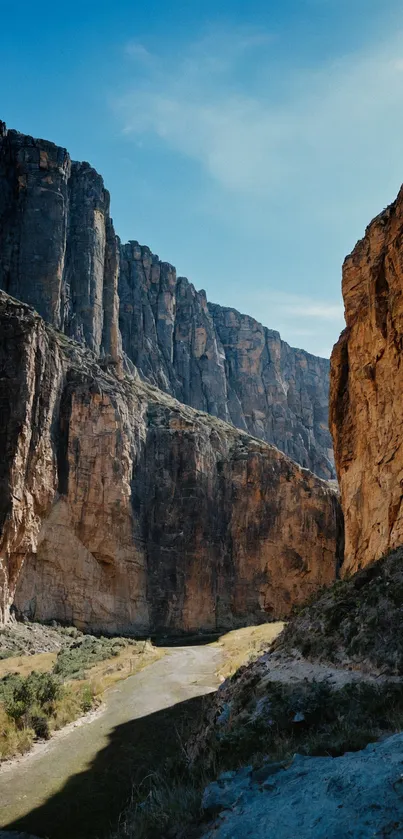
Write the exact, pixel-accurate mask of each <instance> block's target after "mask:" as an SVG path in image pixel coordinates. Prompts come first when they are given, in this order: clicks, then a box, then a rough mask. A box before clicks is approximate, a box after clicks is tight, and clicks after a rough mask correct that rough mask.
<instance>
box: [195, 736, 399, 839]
mask: <svg viewBox="0 0 403 839" xmlns="http://www.w3.org/2000/svg"><path fill="white" fill-rule="evenodd" d="M402 747H403V735H402V734H395V735H394V736H392V737H387V738H386V739H384V740H382V741H381V742H380V743H371V744H370V745H369V746H367V747H366V748H365V749H363V750H362V751H357V752H347V753H346V754H344V755H341V756H340V757H335V758H334V757H305V756H303V755H300V754H296V755H294V758H293V760H292V762H291V764H290V763H289V765H288V767H287V768H286V769H283V767H281V766H279V764H277V767H278V768H277V772H273V774H271V775H270V764H268V765H267V767H266V771H267V777H266V779H265V780H264V781H259V779H258V778H256V775H257V773H256V772H253V769H252V767H251V766H248V767H246V768H244V769H239V770H238V771H237V772H226V773H224V774H222V775H221V776H220V777H219V779H218V782H215V784H211V785H210V787H208V788H207V790H206V791H205V794H204V799H203V803H205V804H209V803H210V802H212V803H214V805H215V815H216V816H217V812H219V815H218V816H217V817H216V819H215V820H214V823H212V824H210V825H209V828H208V830H207V832H206V833H204V834H203V837H202V839H210V837H211V836H214V837H215V839H243V837H244V836H248V834H249V836H252V835H253V837H254V839H266V837H267V836H268V835H270V833H268V830H270V829H271V828H272V830H270V832H271V833H272V835H275V836H276V839H289V837H290V836H298V837H300V839H339V837H341V836H351V837H353V836H355V837H357V839H358V837H360V838H361V839H369V837H370V836H390V837H394V839H398V837H399V836H401V832H402V829H401V824H402V820H403V805H402V799H401V795H400V794H399V786H400V783H401V774H400V767H401V762H400V761H401V750H402ZM272 767H274V768H275V765H274V764H272ZM251 831H253V833H252V832H251Z"/></svg>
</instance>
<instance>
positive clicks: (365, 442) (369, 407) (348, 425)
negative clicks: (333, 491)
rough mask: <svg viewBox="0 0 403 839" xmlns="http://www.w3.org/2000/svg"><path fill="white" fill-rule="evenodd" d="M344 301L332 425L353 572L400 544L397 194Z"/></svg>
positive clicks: (402, 470)
mask: <svg viewBox="0 0 403 839" xmlns="http://www.w3.org/2000/svg"><path fill="white" fill-rule="evenodd" d="M343 296H344V303H345V315H346V323H347V328H346V329H345V331H344V332H343V333H342V335H341V336H340V340H339V342H338V343H337V344H336V346H335V347H334V350H333V355H332V361H331V406H330V421H331V430H332V434H333V441H334V447H335V458H336V465H337V472H338V477H339V482H340V487H341V495H342V506H343V510H344V515H345V523H346V561H345V565H344V568H345V570H346V571H356V570H357V569H358V568H360V567H361V566H363V565H365V564H367V563H369V562H371V561H372V560H375V559H379V557H381V556H382V555H383V554H384V553H386V552H387V551H388V550H389V549H391V548H395V547H398V546H399V545H401V544H402V543H403V507H402V497H403V492H402V487H403V451H402V442H403V365H402V364H401V362H402V348H403V190H401V191H400V193H399V195H398V197H397V199H396V201H395V202H394V203H393V204H391V206H390V207H388V208H387V209H386V210H385V211H384V212H382V213H381V214H380V215H379V216H377V218H375V219H374V220H373V221H372V222H371V224H370V225H369V227H368V228H367V230H366V233H365V236H364V238H363V239H362V240H361V241H360V242H358V244H357V245H356V247H355V248H354V250H353V252H352V254H351V255H350V256H349V257H347V259H346V261H345V263H344V268H343Z"/></svg>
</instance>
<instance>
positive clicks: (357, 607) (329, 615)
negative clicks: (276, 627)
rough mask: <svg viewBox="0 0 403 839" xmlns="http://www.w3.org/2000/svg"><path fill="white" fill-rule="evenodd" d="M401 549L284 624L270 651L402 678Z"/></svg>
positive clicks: (340, 583)
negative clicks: (285, 625) (273, 650)
mask: <svg viewBox="0 0 403 839" xmlns="http://www.w3.org/2000/svg"><path fill="white" fill-rule="evenodd" d="M402 617H403V548H398V549H397V550H395V551H392V552H391V553H389V554H387V555H386V556H384V557H383V558H382V559H380V560H378V562H374V563H373V564H372V565H368V566H367V567H366V568H364V569H363V570H361V571H358V572H357V573H356V574H354V576H352V577H351V578H350V579H345V580H340V581H338V582H336V583H335V584H334V585H333V586H331V587H330V588H328V589H326V590H324V591H323V592H322V593H321V594H319V595H317V596H316V597H315V599H314V600H313V601H312V602H311V603H309V604H308V605H306V606H305V607H304V608H302V609H301V610H300V611H299V613H298V614H296V615H295V616H294V617H293V618H292V619H291V620H290V622H289V624H288V625H287V627H286V628H285V630H284V632H283V633H282V634H281V635H280V636H279V638H278V639H277V640H276V641H275V643H274V647H275V649H277V650H279V651H281V652H284V653H287V654H288V653H289V654H295V652H298V653H300V654H301V655H302V656H303V657H304V658H308V659H310V660H316V661H328V662H333V663H334V664H336V665H344V666H353V667H356V668H359V669H363V670H367V671H369V672H378V673H381V674H385V675H392V676H402V675H403V633H402Z"/></svg>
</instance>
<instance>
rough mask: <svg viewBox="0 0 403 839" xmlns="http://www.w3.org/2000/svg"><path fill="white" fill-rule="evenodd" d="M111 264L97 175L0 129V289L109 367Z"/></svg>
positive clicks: (104, 196) (114, 351) (110, 235)
mask: <svg viewBox="0 0 403 839" xmlns="http://www.w3.org/2000/svg"><path fill="white" fill-rule="evenodd" d="M3 125H4V124H3ZM118 259H119V254H118V245H117V241H116V236H115V234H114V230H113V226H112V222H111V219H110V216H109V193H108V192H107V191H106V190H105V188H104V185H103V181H102V178H101V177H100V175H98V174H97V173H96V172H95V170H94V169H92V168H91V166H90V165H89V164H88V163H72V162H71V160H70V157H69V155H68V154H67V152H66V150H65V149H62V148H59V147H58V146H55V145H54V144H53V143H48V142H46V141H45V140H34V139H33V138H32V137H27V136H25V135H24V134H19V133H18V132H16V131H8V132H7V131H6V130H5V128H4V127H3V129H2V131H1V132H0V287H1V288H3V289H4V290H5V291H6V292H8V293H9V294H11V295H13V296H14V297H17V298H18V299H20V300H23V301H24V302H26V303H29V304H30V305H32V306H35V308H36V309H37V310H38V312H39V313H40V314H41V315H42V317H43V318H45V320H47V321H48V322H49V323H51V324H53V326H55V327H56V328H57V329H61V330H62V331H64V332H66V334H67V335H70V336H71V337H73V338H75V339H76V340H77V341H80V342H81V343H84V342H85V344H86V345H87V346H88V347H89V348H90V349H91V350H93V352H95V353H96V354H97V355H100V354H103V355H108V356H111V358H112V359H113V360H114V361H115V362H116V361H117V360H118V358H119V355H120V346H119V343H120V336H119V327H118V297H117V281H118Z"/></svg>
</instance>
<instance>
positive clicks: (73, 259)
mask: <svg viewBox="0 0 403 839" xmlns="http://www.w3.org/2000/svg"><path fill="white" fill-rule="evenodd" d="M119 266H120V267H119ZM118 284H119V295H120V310H119V299H118V294H117V286H118ZM0 288H2V289H3V290H4V291H6V292H7V293H8V294H11V295H13V296H14V297H16V298H18V299H20V300H23V301H25V302H27V303H29V304H30V305H32V306H34V307H35V308H36V309H37V311H38V312H39V314H40V315H42V317H43V318H45V320H46V321H48V322H49V323H51V324H52V325H53V326H54V327H55V328H56V329H59V330H61V331H63V332H64V333H65V334H66V335H68V336H70V337H72V338H74V339H75V340H77V341H79V342H80V343H82V344H85V345H86V346H88V347H89V348H90V349H91V350H93V352H94V353H95V354H96V355H98V356H99V355H102V356H103V357H104V358H106V359H107V360H109V361H114V363H115V364H119V361H120V357H121V346H120V342H121V337H120V332H119V325H118V320H119V322H120V329H121V332H122V337H123V347H124V350H125V353H126V354H127V357H128V358H129V359H130V360H131V361H132V362H133V363H134V364H135V365H136V366H137V368H138V369H139V371H140V375H141V376H142V377H143V378H144V379H145V380H146V381H148V382H150V383H151V384H154V385H156V386H157V387H159V388H161V389H162V390H164V391H166V392H167V393H170V394H171V395H172V396H175V397H176V398H178V399H179V400H180V401H181V402H185V403H186V404H188V405H191V406H192V407H194V408H197V409H198V410H204V411H208V412H209V413H211V414H213V415H214V416H217V417H219V418H220V419H223V420H225V421H227V422H232V423H233V424H234V425H235V426H236V427H237V428H241V429H243V430H245V431H248V432H249V433H250V434H253V435H254V436H257V437H259V438H260V439H263V440H266V441H267V442H270V443H274V445H276V446H278V448H280V449H281V450H282V451H284V452H285V453H286V454H288V455H289V456H290V457H292V458H293V459H294V460H296V461H297V462H298V463H300V464H301V465H302V466H304V467H307V468H310V469H311V470H312V471H314V472H316V474H318V475H319V476H321V477H323V478H333V477H334V461H333V453H332V444H331V439H330V434H329V430H328V425H327V411H328V384H329V382H328V379H329V363H328V361H327V360H326V359H321V358H316V357H315V356H312V355H309V353H305V352H303V351H302V350H293V349H292V348H291V347H289V346H288V345H287V344H285V343H284V342H283V341H281V339H280V336H279V334H278V333H277V332H274V331H272V330H269V329H265V328H264V327H263V326H262V325H261V324H259V323H257V321H255V320H253V318H250V317H247V316H245V315H240V314H239V313H238V312H236V311H235V310H232V309H222V308H221V307H220V306H214V305H210V306H209V305H208V304H207V300H206V295H205V293H204V292H203V291H201V292H197V291H195V289H194V287H193V286H192V285H191V283H189V282H188V280H186V279H185V278H183V277H180V278H178V279H177V277H176V271H175V269H174V268H173V266H172V265H169V264H168V263H166V262H160V261H159V259H158V257H157V256H155V255H154V254H152V253H151V251H150V250H149V248H147V247H141V246H140V245H139V244H138V243H137V242H129V243H128V244H126V245H122V246H121V247H120V244H119V241H118V240H117V237H116V236H115V232H114V228H113V224H112V221H111V218H110V213H109V194H108V192H107V191H106V190H105V188H104V184H103V181H102V178H101V177H100V175H98V174H97V172H96V171H95V170H94V169H92V167H91V166H90V165H89V164H88V163H75V162H73V161H71V159H70V157H69V155H68V153H67V152H66V150H65V149H63V148H59V147H58V146H55V145H54V144H53V143H49V142H46V141H45V140H35V139H33V138H32V137H29V136H26V135H23V134H19V133H18V132H16V131H7V130H6V127H5V125H4V123H0Z"/></svg>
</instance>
